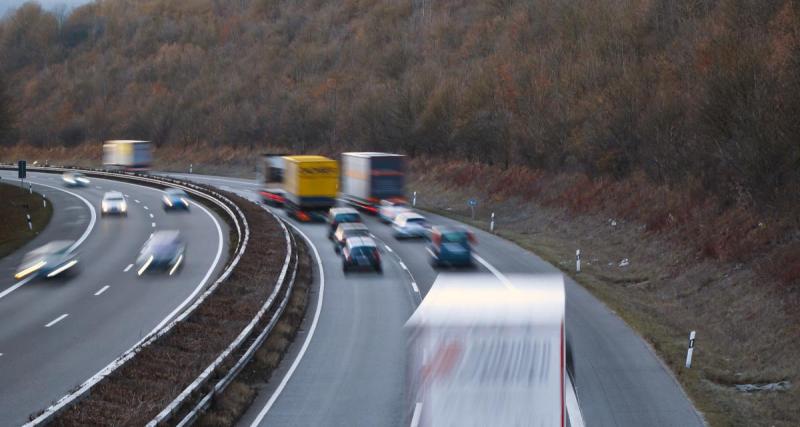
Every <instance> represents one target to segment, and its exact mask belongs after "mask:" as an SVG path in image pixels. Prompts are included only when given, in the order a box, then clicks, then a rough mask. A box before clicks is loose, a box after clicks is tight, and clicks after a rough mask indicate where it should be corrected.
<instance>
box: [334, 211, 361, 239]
mask: <svg viewBox="0 0 800 427" xmlns="http://www.w3.org/2000/svg"><path fill="white" fill-rule="evenodd" d="M350 222H361V215H359V214H358V211H357V210H355V209H353V208H331V210H330V211H328V238H329V239H333V233H335V232H336V227H338V226H339V224H343V223H350Z"/></svg>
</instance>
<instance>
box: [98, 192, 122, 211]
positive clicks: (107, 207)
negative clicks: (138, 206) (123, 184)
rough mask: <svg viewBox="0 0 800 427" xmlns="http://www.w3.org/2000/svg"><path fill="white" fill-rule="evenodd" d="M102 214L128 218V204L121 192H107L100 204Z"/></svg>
mask: <svg viewBox="0 0 800 427" xmlns="http://www.w3.org/2000/svg"><path fill="white" fill-rule="evenodd" d="M100 214H101V215H102V216H106V215H123V216H128V203H127V202H126V201H125V196H123V195H122V193H120V192H119V191H107V192H106V193H105V194H103V201H102V202H100Z"/></svg>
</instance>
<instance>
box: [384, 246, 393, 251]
mask: <svg viewBox="0 0 800 427" xmlns="http://www.w3.org/2000/svg"><path fill="white" fill-rule="evenodd" d="M383 246H386V250H387V251H389V252H394V249H392V247H391V246H389V245H383Z"/></svg>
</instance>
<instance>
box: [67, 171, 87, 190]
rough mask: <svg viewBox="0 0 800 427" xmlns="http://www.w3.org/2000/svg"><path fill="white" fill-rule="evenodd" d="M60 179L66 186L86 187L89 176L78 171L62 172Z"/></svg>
mask: <svg viewBox="0 0 800 427" xmlns="http://www.w3.org/2000/svg"><path fill="white" fill-rule="evenodd" d="M61 180H62V181H64V185H66V186H67V187H86V186H87V185H89V182H90V181H89V178H87V177H86V176H85V175H83V174H82V173H78V172H64V174H63V175H61Z"/></svg>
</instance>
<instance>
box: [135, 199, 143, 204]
mask: <svg viewBox="0 0 800 427" xmlns="http://www.w3.org/2000/svg"><path fill="white" fill-rule="evenodd" d="M133 201H134V202H136V203H142V202H140V201H138V200H136V199H133Z"/></svg>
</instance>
